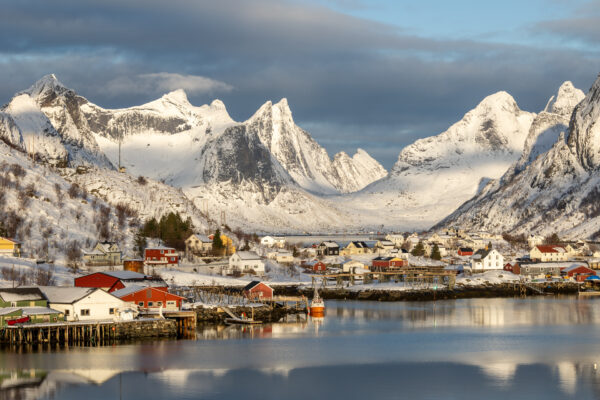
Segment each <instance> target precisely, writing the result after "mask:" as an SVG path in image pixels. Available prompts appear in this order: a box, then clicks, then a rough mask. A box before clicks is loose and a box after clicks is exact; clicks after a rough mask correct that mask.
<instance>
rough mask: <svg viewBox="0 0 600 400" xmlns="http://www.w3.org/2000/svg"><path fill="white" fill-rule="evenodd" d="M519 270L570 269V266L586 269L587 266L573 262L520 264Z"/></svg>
mask: <svg viewBox="0 0 600 400" xmlns="http://www.w3.org/2000/svg"><path fill="white" fill-rule="evenodd" d="M519 265H520V267H521V268H524V267H527V268H541V269H545V268H570V267H572V266H577V267H581V266H584V267H587V264H586V263H584V262H573V261H565V262H543V263H520V264H519Z"/></svg>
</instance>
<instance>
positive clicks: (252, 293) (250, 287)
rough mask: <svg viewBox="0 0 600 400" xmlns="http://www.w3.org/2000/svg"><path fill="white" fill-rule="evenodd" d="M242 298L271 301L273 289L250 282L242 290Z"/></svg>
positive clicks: (262, 284) (258, 282)
mask: <svg viewBox="0 0 600 400" xmlns="http://www.w3.org/2000/svg"><path fill="white" fill-rule="evenodd" d="M242 293H243V294H244V297H246V298H248V299H252V300H262V299H269V300H270V299H273V288H272V287H271V286H269V285H267V284H266V283H264V282H260V281H252V282H250V283H249V284H247V285H246V286H244V288H243V289H242Z"/></svg>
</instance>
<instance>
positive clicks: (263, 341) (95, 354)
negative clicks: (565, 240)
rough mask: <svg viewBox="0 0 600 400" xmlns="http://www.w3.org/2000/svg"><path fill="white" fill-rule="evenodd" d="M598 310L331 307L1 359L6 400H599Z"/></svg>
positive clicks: (535, 301)
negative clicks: (147, 339)
mask: <svg viewBox="0 0 600 400" xmlns="http://www.w3.org/2000/svg"><path fill="white" fill-rule="evenodd" d="M599 366H600V298H597V299H595V298H587V299H580V298H577V297H544V298H529V299H471V300H458V301H438V302H435V303H434V302H428V303H422V302H419V303H407V302H398V303H378V302H342V301H337V302H336V301H330V302H327V315H326V317H325V318H324V319H322V320H311V319H310V318H308V319H305V318H304V317H302V319H301V320H298V321H296V320H292V321H290V322H287V323H280V324H273V325H265V326H258V327H237V326H233V327H209V328H205V329H202V330H199V331H198V338H197V340H181V341H161V342H153V343H143V344H135V345H124V346H114V347H94V348H80V347H71V348H69V349H60V350H42V351H31V350H30V351H22V352H20V353H16V352H14V351H4V352H3V353H0V369H1V372H0V383H1V385H0V399H2V398H13V399H22V398H23V399H86V400H92V399H132V400H133V399H135V400H137V399H140V400H141V399H144V400H147V399H240V398H243V399H303V400H305V399H311V398H316V399H320V398H324V399H325V398H326V399H365V398H367V399H398V398H406V399H507V398H511V399H538V398H544V399H565V398H566V399H570V398H572V399H600V372H599V371H598V368H599Z"/></svg>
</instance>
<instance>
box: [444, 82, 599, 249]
mask: <svg viewBox="0 0 600 400" xmlns="http://www.w3.org/2000/svg"><path fill="white" fill-rule="evenodd" d="M582 97H583V96H582V93H581V92H580V91H577V90H573V89H572V85H570V84H569V83H566V84H565V85H563V86H562V87H561V90H559V93H558V96H557V97H556V100H555V101H551V102H550V103H549V106H548V107H547V109H546V110H545V112H544V113H541V114H540V116H542V117H543V118H544V119H543V121H540V123H538V124H536V123H534V125H533V126H532V131H531V132H530V136H532V138H535V141H536V142H539V143H541V144H542V146H541V150H542V151H543V150H544V148H545V147H546V146H547V144H548V143H549V142H551V139H552V135H554V134H556V132H558V131H560V130H561V127H564V125H565V124H567V123H568V129H566V133H565V132H564V131H563V132H562V133H560V134H559V136H558V137H557V138H556V139H555V140H554V142H553V143H552V146H551V147H550V149H549V150H547V151H545V152H541V151H538V152H537V154H536V152H532V154H531V155H528V154H524V158H522V159H521V160H520V161H519V163H517V164H516V165H515V167H514V168H511V169H510V170H509V171H508V172H507V173H506V174H505V175H504V176H503V177H502V178H501V179H500V180H499V181H497V182H492V183H491V184H490V185H488V187H486V188H485V190H484V191H483V192H482V193H480V194H479V195H478V196H476V197H474V198H473V199H471V200H469V201H468V202H467V203H465V204H464V205H463V206H461V207H460V208H459V209H458V210H457V211H456V212H454V213H453V214H452V215H450V216H449V217H448V218H446V219H445V220H444V221H443V222H442V223H441V224H440V226H442V225H455V224H456V225H461V226H464V227H467V228H468V227H478V228H486V229H489V230H493V231H497V232H503V231H509V232H511V233H521V232H522V233H526V232H538V233H541V234H549V233H552V232H559V233H560V234H562V235H565V236H567V237H592V236H597V235H598V230H599V229H600V218H599V216H600V206H599V205H598V200H597V199H598V196H599V195H600V174H599V173H598V167H599V166H600V165H599V164H600V163H599V160H600V133H599V132H600V131H599V130H598V126H599V125H598V122H599V120H600V78H598V79H597V80H596V82H595V83H594V84H593V86H592V88H591V89H590V91H589V92H588V93H587V95H585V98H583V100H582V99H581V98H582ZM580 100H581V101H580ZM579 101H580V102H579ZM574 105H576V107H574V110H572V111H573V112H572V115H571V113H570V112H569V108H570V107H573V106H574Z"/></svg>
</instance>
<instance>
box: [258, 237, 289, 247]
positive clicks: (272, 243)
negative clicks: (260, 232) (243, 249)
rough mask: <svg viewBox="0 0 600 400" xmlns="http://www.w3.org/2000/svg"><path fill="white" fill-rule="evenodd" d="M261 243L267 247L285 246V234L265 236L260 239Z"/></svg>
mask: <svg viewBox="0 0 600 400" xmlns="http://www.w3.org/2000/svg"><path fill="white" fill-rule="evenodd" d="M260 244H262V245H263V246H267V247H279V248H282V247H284V246H285V238H284V237H283V236H264V237H262V238H261V239H260Z"/></svg>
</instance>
